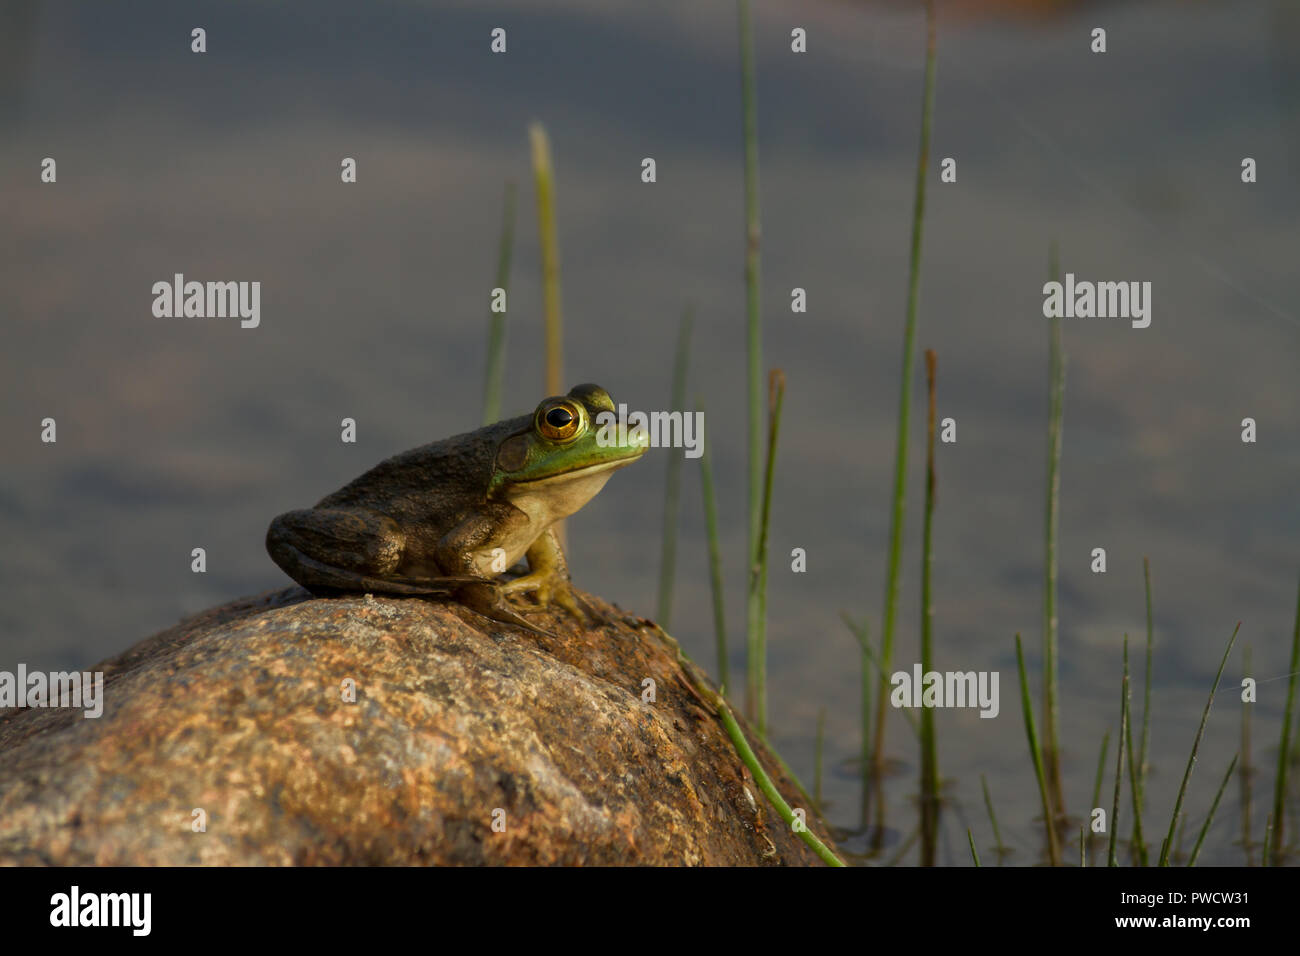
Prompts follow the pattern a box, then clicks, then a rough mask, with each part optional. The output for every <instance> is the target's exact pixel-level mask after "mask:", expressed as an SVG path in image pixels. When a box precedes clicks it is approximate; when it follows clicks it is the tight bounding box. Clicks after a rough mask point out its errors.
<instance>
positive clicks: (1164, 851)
mask: <svg viewBox="0 0 1300 956" xmlns="http://www.w3.org/2000/svg"><path fill="white" fill-rule="evenodd" d="M1240 630H1241V622H1240V621H1238V622H1237V626H1236V627H1235V628H1233V629H1232V637H1230V638H1228V646H1227V648H1226V649H1225V650H1224V652H1223V660H1221V661H1220V662H1219V671H1218V673H1217V674H1215V675H1214V686H1212V687H1211V688H1210V697H1209V699H1208V700H1207V701H1206V702H1205V710H1204V712H1202V714H1201V725H1200V726H1199V727H1198V728H1197V729H1196V739H1194V740H1193V741H1192V752H1191V754H1190V755H1189V756H1188V758H1187V769H1186V770H1184V771H1183V782H1182V784H1181V785H1180V786H1179V788H1178V798H1177V799H1176V800H1175V801H1174V812H1173V815H1172V816H1171V817H1170V818H1169V833H1168V835H1166V837H1165V842H1164V845H1163V846H1162V847H1161V849H1160V863H1159V865H1160V866H1168V865H1169V849H1170V847H1171V846H1172V845H1173V840H1174V827H1175V826H1177V825H1178V817H1179V815H1180V814H1181V813H1182V810H1183V797H1184V796H1186V794H1187V782H1188V781H1189V780H1191V779H1192V769H1193V768H1194V767H1195V766H1196V754H1197V752H1198V751H1199V750H1200V749H1201V738H1202V737H1203V736H1205V725H1206V723H1207V722H1209V719H1210V708H1211V707H1212V706H1214V693H1215V691H1217V690H1218V689H1219V680H1220V679H1221V678H1222V677H1223V668H1224V666H1225V665H1226V664H1227V663H1228V655H1229V654H1231V653H1232V645H1233V644H1235V643H1236V642H1237V633H1238V632H1239V631H1240Z"/></svg>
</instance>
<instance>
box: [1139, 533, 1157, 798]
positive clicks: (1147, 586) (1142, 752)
mask: <svg viewBox="0 0 1300 956" xmlns="http://www.w3.org/2000/svg"><path fill="white" fill-rule="evenodd" d="M1142 583H1143V589H1144V590H1145V592H1146V604H1147V661H1146V671H1145V673H1144V675H1143V686H1142V744H1141V746H1140V747H1139V748H1138V764H1137V782H1138V802H1139V803H1142V802H1143V801H1144V800H1145V799H1146V782H1147V770H1148V769H1149V768H1148V767H1147V744H1148V743H1149V742H1150V740H1151V645H1152V642H1153V640H1154V636H1155V627H1154V625H1153V624H1152V617H1151V562H1150V561H1148V560H1147V559H1146V557H1143V558H1142Z"/></svg>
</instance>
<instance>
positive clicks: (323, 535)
mask: <svg viewBox="0 0 1300 956" xmlns="http://www.w3.org/2000/svg"><path fill="white" fill-rule="evenodd" d="M404 549H405V540H404V538H403V535H402V532H401V529H400V528H399V527H398V525H397V522H395V521H394V520H393V519H392V518H389V517H388V516H387V515H381V514H377V513H368V512H364V511H343V510H331V509H327V508H308V509H304V510H301V511H289V512H286V513H285V514H282V515H280V516H279V517H277V518H276V519H275V520H274V521H272V522H271V526H270V528H268V529H267V532H266V550H267V552H268V553H269V554H270V555H271V559H272V560H273V561H275V563H276V564H278V565H279V566H280V567H281V568H282V569H283V570H284V572H285V573H286V574H287V575H289V577H291V578H293V579H294V580H295V581H297V582H298V583H299V584H301V585H302V586H303V587H305V588H306V589H307V590H309V591H311V592H313V593H316V594H322V593H334V594H337V593H347V592H352V593H355V592H359V591H370V592H373V593H376V594H410V595H449V594H453V593H455V591H456V589H457V588H458V587H461V586H463V585H465V584H467V583H470V582H471V581H473V580H475V579H474V578H469V577H446V578H441V577H439V578H417V577H404V576H402V575H399V574H396V573H395V571H396V569H397V566H398V564H399V563H400V562H401V560H402V553H403V551H404ZM322 558H328V560H322Z"/></svg>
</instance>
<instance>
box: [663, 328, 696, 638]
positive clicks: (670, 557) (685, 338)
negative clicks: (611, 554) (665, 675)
mask: <svg viewBox="0 0 1300 956" xmlns="http://www.w3.org/2000/svg"><path fill="white" fill-rule="evenodd" d="M691 321H692V319H691V310H690V309H687V310H686V311H685V312H684V313H683V314H682V321H681V324H680V325H679V326H678V328H677V350H676V356H675V357H674V359H673V390H672V397H671V399H670V404H669V406H668V410H669V411H672V412H681V413H682V414H683V415H685V414H687V412H686V408H685V406H686V367H687V363H688V362H689V360H690V351H691ZM682 457H683V456H682V455H669V456H668V466H667V467H668V474H667V475H666V476H665V478H664V527H663V543H662V546H661V547H660V551H659V611H658V614H659V620H660V621H662V622H663V628H664V630H667V629H668V628H669V627H670V626H671V623H670V622H671V621H672V616H673V580H674V578H675V577H676V574H677V520H678V514H679V512H680V510H681V499H682Z"/></svg>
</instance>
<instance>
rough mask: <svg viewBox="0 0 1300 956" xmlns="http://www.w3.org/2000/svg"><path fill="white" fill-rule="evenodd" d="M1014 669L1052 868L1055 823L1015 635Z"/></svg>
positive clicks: (1057, 855)
mask: <svg viewBox="0 0 1300 956" xmlns="http://www.w3.org/2000/svg"><path fill="white" fill-rule="evenodd" d="M1016 669H1017V671H1018V672H1019V674H1020V705H1021V709H1022V710H1023V711H1024V715H1025V734H1026V736H1027V737H1028V738H1029V754H1030V756H1031V757H1032V758H1033V760H1034V776H1036V777H1037V778H1038V795H1039V797H1040V798H1041V799H1042V802H1043V827H1044V828H1045V829H1046V830H1047V858H1048V860H1049V861H1050V862H1051V864H1052V866H1057V865H1059V864H1060V862H1061V851H1060V849H1059V848H1058V847H1057V840H1056V821H1055V819H1054V818H1053V816H1052V806H1051V801H1050V800H1048V798H1047V777H1046V774H1045V772H1044V769H1043V751H1042V749H1041V748H1040V747H1039V745H1038V730H1037V728H1036V727H1035V726H1034V704H1033V701H1032V700H1031V699H1030V697H1029V677H1028V676H1027V675H1026V674H1025V653H1024V650H1023V649H1022V648H1021V646H1020V635H1019V634H1017V635H1016Z"/></svg>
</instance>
